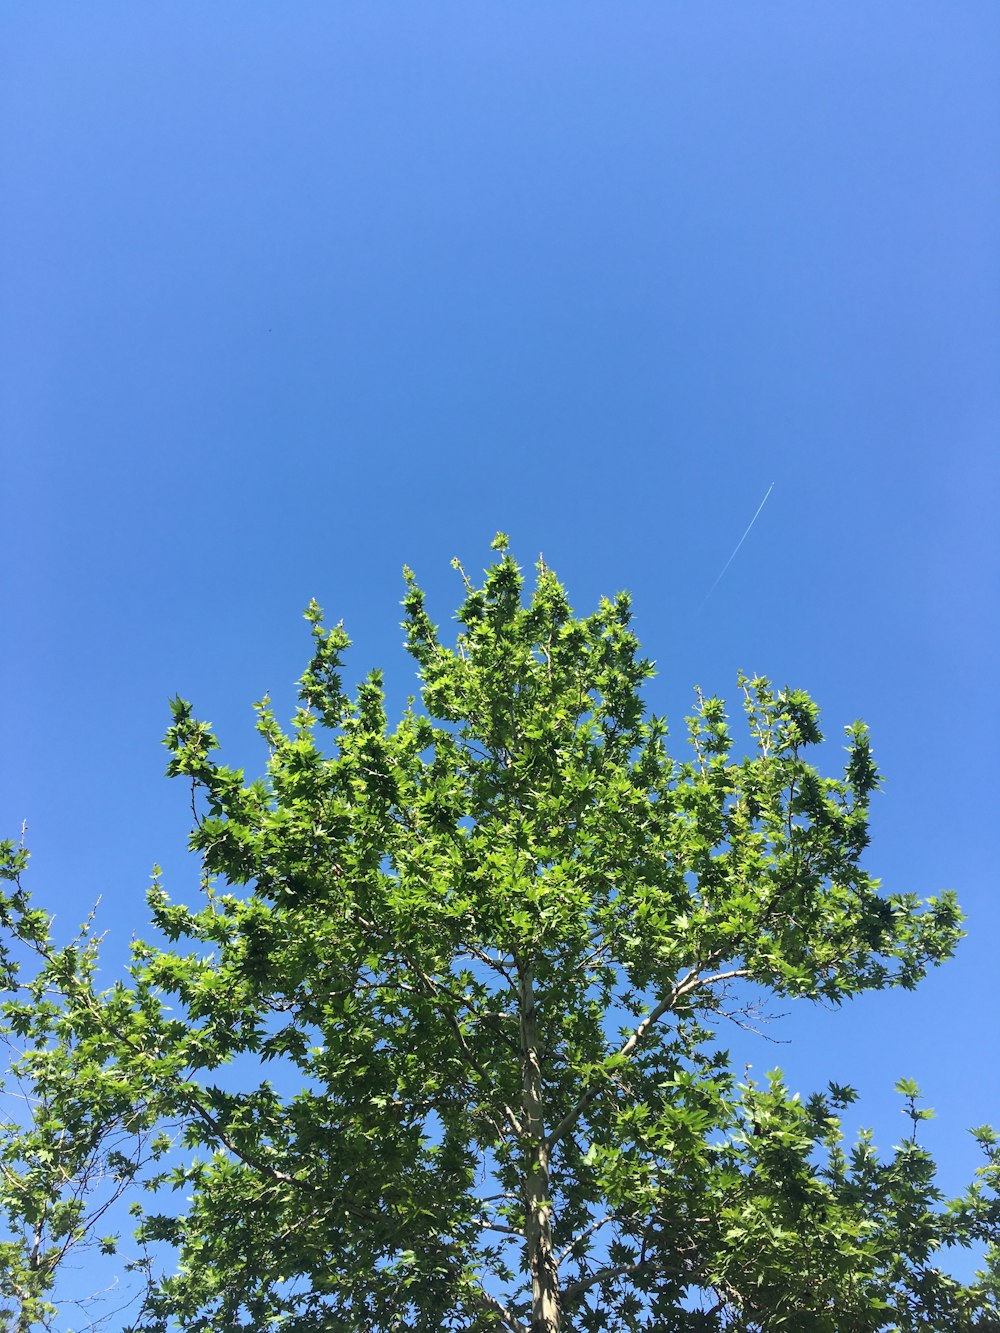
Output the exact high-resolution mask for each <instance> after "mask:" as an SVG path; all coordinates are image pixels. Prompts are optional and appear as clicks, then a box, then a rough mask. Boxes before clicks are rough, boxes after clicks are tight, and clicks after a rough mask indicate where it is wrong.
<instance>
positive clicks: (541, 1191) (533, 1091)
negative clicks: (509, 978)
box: [519, 967, 559, 1333]
mask: <svg viewBox="0 0 1000 1333" xmlns="http://www.w3.org/2000/svg"><path fill="white" fill-rule="evenodd" d="M519 983H520V984H519V991H520V994H519V1000H520V1010H521V1060H522V1073H521V1111H522V1118H523V1122H524V1134H525V1140H526V1149H527V1155H528V1160H527V1162H526V1164H525V1182H524V1206H525V1216H524V1235H525V1241H526V1242H527V1246H528V1258H529V1261H530V1264H531V1333H559V1274H558V1273H557V1271H556V1261H555V1254H554V1252H553V1249H552V1208H551V1205H550V1204H549V1145H548V1143H547V1141H546V1138H545V1106H544V1102H543V1098H542V1062H541V1052H540V1044H539V1038H538V1027H537V1023H536V1016H535V995H534V978H533V977H532V973H531V969H530V968H529V967H525V968H523V969H519Z"/></svg>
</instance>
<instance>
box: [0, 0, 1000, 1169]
mask: <svg viewBox="0 0 1000 1333" xmlns="http://www.w3.org/2000/svg"><path fill="white" fill-rule="evenodd" d="M0 27H2V32H0V124H2V126H3V129H2V134H0V182H2V189H0V278H2V288H0V428H2V444H0V448H2V451H3V474H2V475H3V524H2V529H0V542H2V548H3V549H2V566H0V569H2V578H3V604H4V612H5V637H6V645H5V650H4V652H3V655H2V661H0V672H2V688H3V699H4V704H5V737H4V746H3V756H4V763H3V772H2V776H0V832H2V835H3V836H10V835H13V834H16V833H17V831H18V829H19V827H20V824H21V821H22V819H27V820H28V822H29V825H30V833H29V842H30V845H31V846H32V848H33V850H34V861H33V869H32V872H31V877H30V886H31V887H32V888H33V889H34V891H35V892H36V894H37V896H38V897H39V898H40V899H41V900H42V901H43V902H44V903H46V904H51V905H52V906H53V907H54V908H55V909H56V910H57V911H58V913H59V916H60V919H61V920H62V921H63V922H65V923H66V925H67V928H68V927H69V925H70V924H71V923H73V922H75V921H76V920H78V919H79V918H80V917H81V916H82V915H83V914H84V913H85V911H86V910H87V909H88V907H89V906H90V905H91V903H92V901H93V900H94V899H95V898H96V897H97V896H98V895H103V907H102V918H101V919H102V921H103V922H104V924H105V925H106V926H108V927H109V928H110V932H111V934H110V937H109V940H108V947H109V951H110V956H111V957H120V956H121V955H122V954H123V953H124V951H125V949H126V948H127V942H128V937H129V933H130V932H131V930H132V929H133V928H135V929H139V930H141V929H142V927H143V924H144V921H145V915H144V905H143V892H144V889H145V885H146V883H147V881H148V875H149V871H150V867H151V865H152V863H153V862H154V861H159V862H161V863H162V864H163V865H164V866H165V868H166V870H167V887H168V888H169V890H170V891H171V892H172V893H174V894H176V895H177V896H183V895H185V894H186V893H188V892H189V891H191V890H192V889H193V886H194V884H195V881H196V868H195V866H194V864H193V863H192V862H191V861H190V860H188V859H187V858H186V856H185V853H184V844H185V839H186V834H187V829H188V823H189V819H188V814H187V805H186V800H187V798H186V794H185V793H184V792H183V791H182V790H181V789H180V788H179V786H178V785H177V784H173V785H171V784H169V783H167V781H166V780H165V779H164V778H163V776H162V771H163V766H164V762H165V752H163V751H162V749H161V747H160V737H161V735H162V733H163V731H164V729H165V727H166V725H167V721H168V715H167V707H166V699H167V696H168V695H170V694H173V693H175V692H180V693H181V694H182V695H184V696H185V697H187V698H190V699H192V700H193V701H194V703H195V705H196V709H197V711H198V713H199V715H200V716H202V717H206V718H208V719H210V720H212V721H213V722H214V723H215V725H216V728H217V730H218V732H219V733H220V735H221V737H222V740H223V744H224V752H225V754H226V756H227V758H229V759H230V760H232V761H236V762H244V763H246V764H248V765H249V766H250V767H251V768H254V769H256V768H259V766H260V764H261V758H262V757H261V755H260V754H259V752H258V750H257V747H256V745H255V742H254V737H253V733H252V715H251V710H250V703H251V701H252V700H253V699H255V698H258V697H259V696H260V695H261V694H262V693H263V692H264V691H265V690H267V689H269V690H270V691H271V692H272V694H273V696H274V697H275V699H276V701H277V702H278V704H279V706H281V707H282V708H284V709H285V710H286V711H287V710H289V709H290V708H291V703H292V699H293V687H292V682H293V681H294V679H295V678H296V676H297V675H298V674H299V672H300V671H301V670H302V668H303V666H304V664H305V660H306V656H307V653H308V634H307V631H306V627H305V625H304V623H303V622H302V621H301V619H300V611H301V609H302V607H303V606H304V605H305V603H306V602H307V601H308V599H309V598H310V597H316V598H317V599H318V600H319V601H320V602H321V603H322V604H323V605H324V606H325V607H326V609H327V611H328V614H329V615H330V617H331V618H332V619H333V620H337V619H339V618H340V617H343V618H344V619H345V621H346V624H347V627H348V629H349V631H350V632H351V633H352V635H353V637H354V639H355V644H356V647H355V650H354V655H353V658H352V661H353V667H354V673H355V675H356V676H357V677H358V678H360V677H361V676H362V675H363V674H364V673H365V672H366V671H367V670H368V668H369V667H370V666H372V665H384V666H385V667H386V669H387V671H388V673H389V684H390V688H391V689H392V691H394V697H396V698H399V697H402V696H403V695H405V694H406V693H407V692H408V691H409V690H410V689H411V688H412V671H411V667H410V664H409V662H408V660H407V659H406V658H405V657H404V655H403V654H402V652H401V649H400V637H401V636H400V633H399V630H398V621H399V614H400V613H399V606H398V603H399V600H400V597H401V595H402V584H401V579H400V569H401V566H402V565H403V563H404V562H406V563H408V564H410V565H412V566H413V567H414V568H415V569H416V571H417V573H418V575H419V576H420V578H421V579H422V581H423V582H424V583H425V585H426V586H427V587H428V589H429V591H430V595H431V602H432V606H433V607H434V608H435V609H436V612H437V615H438V617H439V619H442V620H444V619H446V618H447V617H448V615H449V614H450V612H451V611H452V610H453V608H454V606H455V605H456V603H457V600H458V595H459V587H458V583H457V580H456V576H455V575H454V574H453V573H452V572H451V570H450V569H449V560H450V558H451V557H452V556H453V555H458V556H460V557H461V558H462V560H463V561H464V562H465V563H466V565H467V566H468V567H469V568H471V569H478V568H480V567H481V566H482V565H483V564H484V563H485V562H486V561H487V559H488V558H489V549H488V543H489V541H490V538H491V537H492V536H493V534H494V532H495V531H496V530H497V529H504V530H505V531H509V532H510V533H511V535H512V538H513V542H514V547H515V552H516V553H517V554H518V555H519V557H521V558H522V559H523V561H524V563H526V564H527V563H530V562H532V561H533V560H534V559H535V558H536V557H537V555H538V553H539V551H542V552H544V555H545V558H546V561H547V562H548V563H550V564H552V565H554V566H555V567H556V569H557V570H558V571H559V572H560V573H561V574H562V576H563V577H564V579H565V581H566V582H567V583H568V585H569V588H570V591H571V594H572V596H573V598H574V601H575V603H576V605H577V607H578V608H580V609H582V610H586V609H589V607H590V606H591V605H592V603H593V601H594V599H595V598H596V597H597V596H598V595H599V594H600V593H602V592H614V591H616V590H617V589H619V588H621V587H627V588H629V589H631V590H632V592H633V593H634V594H635V599H636V608H637V620H638V625H639V631H640V634H641V637H642V639H643V642H644V646H645V647H646V649H647V651H648V652H649V653H650V655H652V656H653V657H655V658H656V660H657V662H658V664H659V671H660V675H659V677H658V679H657V681H656V682H655V683H654V686H653V688H652V690H651V696H650V697H651V704H652V705H653V707H654V708H656V709H657V710H658V711H663V710H665V711H667V712H668V714H669V715H670V717H671V718H672V719H674V720H675V721H676V722H677V723H680V720H681V717H682V716H683V713H684V711H685V709H686V708H687V706H688V703H689V700H690V690H691V687H692V686H693V685H694V684H695V683H696V682H697V683H700V684H701V685H702V686H703V687H704V688H706V689H707V690H712V691H718V692H722V693H728V694H729V695H730V696H734V695H735V690H734V677H735V674H736V671H737V669H738V668H741V667H742V668H744V669H745V670H747V671H749V672H759V673H765V674H771V675H773V676H774V677H775V678H776V679H777V680H778V681H779V682H780V683H789V684H792V685H795V686H801V687H804V688H806V689H808V690H810V691H811V692H812V693H813V694H814V696H815V697H816V698H817V699H818V700H819V702H820V703H821V705H822V706H823V708H824V716H825V718H826V721H827V723H828V731H829V734H830V735H831V737H832V738H833V740H832V743H831V746H830V750H829V754H830V762H831V763H839V759H840V754H839V748H838V747H839V744H840V741H839V735H840V727H841V726H842V725H843V724H844V723H846V722H849V721H850V720H852V719H853V718H854V717H856V716H859V715H860V716H863V717H864V718H865V719H866V720H867V721H868V722H869V723H870V724H871V726H872V729H873V734H874V742H875V747H876V756H877V759H878V761H879V762H880V765H881V767H882V768H883V770H884V772H885V774H886V775H887V783H886V786H885V790H884V793H883V794H882V795H881V796H880V797H879V798H878V801H877V807H876V813H875V819H874V830H873V831H874V840H873V845H872V847H871V850H870V855H869V861H868V864H869V866H870V868H871V869H872V870H873V871H874V872H875V873H878V874H880V875H881V876H882V878H883V881H884V883H885V885H886V887H887V888H890V889H899V890H913V891H915V892H917V893H920V894H922V895H925V894H930V893H934V892H936V891H938V890H940V889H942V888H945V887H954V888H956V889H958V890H959V893H960V896H961V900H962V902H963V905H964V907H965V908H966V910H967V912H968V915H969V923H968V929H969V932H970V934H969V938H968V940H967V941H966V942H965V943H964V944H963V946H962V948H961V951H960V953H959V956H958V957H957V959H956V960H955V961H954V962H953V963H952V964H951V965H950V966H947V967H946V968H944V969H942V970H941V971H940V972H939V973H937V974H936V975H935V976H934V977H933V978H931V979H930V980H929V981H928V982H927V983H926V984H925V985H924V987H923V989H922V990H921V991H920V992H919V993H918V994H917V995H915V996H907V995H897V996H890V997H874V998H870V999H865V1000H862V1001H859V1002H857V1003H856V1004H854V1005H853V1006H851V1007H850V1008H849V1009H848V1010H846V1011H844V1012H842V1013H840V1014H835V1015H830V1014H826V1013H823V1012H816V1011H802V1010H801V1009H797V1010H796V1016H795V1018H794V1019H790V1020H789V1021H787V1022H785V1023H782V1024H778V1025H777V1026H776V1028H775V1034H776V1035H781V1036H787V1037H791V1038H792V1039H793V1040H792V1042H791V1044H790V1045H788V1046H782V1047H770V1046H766V1045H764V1044H762V1043H759V1042H758V1043H756V1044H754V1043H753V1042H748V1041H747V1040H746V1039H745V1038H742V1037H741V1036H740V1034H738V1033H734V1034H732V1035H733V1038H734V1041H736V1043H737V1048H738V1049H739V1051H740V1056H741V1058H743V1056H744V1055H745V1058H747V1059H750V1060H752V1061H753V1063H754V1065H755V1068H756V1069H757V1070H758V1071H763V1069H765V1068H767V1067H768V1066H770V1065H772V1064H774V1063H781V1064H783V1065H784V1066H785V1067H786V1068H787V1069H788V1070H789V1071H790V1074H791V1079H792V1083H793V1086H796V1087H801V1088H802V1090H803V1091H808V1090H810V1089H811V1088H812V1087H814V1086H817V1085H822V1084H823V1083H825V1081H826V1079H827V1078H829V1077H834V1078H836V1079H838V1080H839V1081H842V1082H852V1083H855V1084H857V1085H859V1086H860V1087H861V1088H862V1090H863V1092H864V1096H865V1100H864V1102H863V1105H862V1111H861V1116H860V1118H861V1120H862V1121H869V1122H871V1123H873V1124H874V1125H875V1128H876V1137H877V1139H878V1141H880V1142H882V1143H885V1144H889V1143H891V1142H893V1141H895V1140H896V1139H897V1138H898V1136H899V1135H900V1134H901V1133H902V1132H903V1127H904V1122H903V1121H902V1120H901V1118H900V1117H899V1115H898V1113H897V1109H896V1108H897V1105H898V1099H896V1098H894V1096H893V1095H892V1092H891V1088H892V1084H893V1082H894V1081H895V1080H896V1079H897V1078H898V1077H900V1076H901V1075H904V1074H905V1075H910V1076H913V1077H916V1078H917V1079H918V1081H920V1082H921V1083H922V1084H923V1086H924V1088H925V1090H926V1093H927V1096H928V1100H929V1101H930V1103H931V1104H932V1105H934V1106H935V1107H936V1108H937V1110H938V1116H939V1118H938V1120H937V1121H935V1122H934V1123H933V1125H932V1126H931V1127H930V1128H929V1130H928V1131H927V1134H926V1138H927V1141H928V1142H929V1143H930V1144H931V1145H932V1146H933V1147H934V1148H935V1150H936V1151H937V1152H938V1153H939V1155H940V1157H941V1159H942V1161H943V1164H944V1168H945V1178H946V1183H951V1184H954V1185H956V1186H957V1185H958V1183H959V1180H960V1176H961V1174H962V1173H964V1172H967V1171H969V1170H971V1167H972V1166H973V1165H974V1164H975V1153H974V1151H973V1149H972V1146H971V1144H968V1143H967V1142H966V1140H965V1138H964V1136H963V1128H964V1127H965V1126H966V1125H969V1124H976V1123H980V1122H982V1121H985V1120H990V1119H992V1120H993V1121H994V1122H1000V1096H998V1094H1000V1076H998V1072H997V1061H996V1044H995V1036H996V1020H997V1014H998V1004H997V998H996V973H995V959H996V948H995V937H996V934H997V931H998V929H1000V898H998V893H997V850H996V841H997V828H998V823H1000V820H998V813H997V810H998V800H1000V784H998V780H997V755H998V741H1000V736H998V708H997V693H996V685H997V665H996V663H997V655H998V649H1000V623H998V615H997V605H998V597H997V592H998V574H1000V544H998V538H997V530H998V519H997V516H998V514H1000V485H998V478H1000V464H998V438H1000V374H998V368H1000V78H998V76H997V72H998V69H1000V6H998V5H997V4H996V3H995V0H963V3H961V4H955V3H953V2H951V0H938V2H937V3H928V2H927V0H906V2H905V3H903V0H881V3H878V4H872V3H870V2H868V0H865V2H862V0H836V3H834V2H833V0H826V2H825V3H814V4H802V3H799V2H798V0H796V2H795V3H790V2H789V3H781V2H779V0H759V2H758V3H747V0H730V2H729V3H725V2H723V0H713V2H711V3H704V4H702V3H687V4H678V3H669V0H655V2H654V0H635V2H634V3H631V4H628V5H613V4H591V3H587V2H586V0H575V2H574V3H572V4H569V3H563V2H561V0H560V2H559V3H545V2H543V3H537V2H536V3H531V4H527V3H504V4H499V3H495V4H487V3H480V4H469V3H426V2H423V3H413V4H407V5H391V4H387V3H383V2H381V0H366V2H365V3H360V0H338V2H337V3H329V2H328V0H325V2H324V3H311V2H309V0H300V2H299V3H296V4H294V5H279V4H273V3H271V4H264V3H259V2H257V0H241V2H240V3H239V4H236V3H224V2H222V0H219V2H218V3H215V4H211V5H206V4H194V3H176V2H175V3H170V4H164V3H160V2H159V0H144V3H143V4H141V5H140V4H134V3H132V4H125V3H121V2H120V0H105V2H104V3H102V4H100V5H96V4H88V5H83V4H79V3H76V2H73V3H69V2H64V3H60V2H59V0H46V3H45V4H29V3H27V2H26V0H20V2H15V0H7V3H6V4H5V5H4V7H3V11H2V14H0ZM772 482H773V483H774V490H773V492H772V493H771V495H770V498H769V500H768V503H767V505H766V506H765V508H764V509H763V511H762V512H761V514H760V517H759V518H758V520H757V522H756V524H755V526H754V528H753V530H752V532H751V533H750V535H749V536H748V538H747V540H746V542H745V544H744V545H743V547H742V549H741V551H740V552H739V554H738V556H737V558H736V559H735V560H734V561H733V563H732V565H731V566H730V567H729V569H728V571H727V572H726V574H725V577H724V578H723V579H722V580H721V581H720V583H719V585H718V587H716V589H715V591H714V592H713V594H712V596H711V597H710V598H709V600H708V602H707V604H703V603H704V598H705V595H706V593H707V592H708V590H709V588H710V587H711V585H712V583H713V581H714V580H715V578H716V576H717V575H718V573H719V571H720V569H721V568H722V566H723V565H724V563H725V561H726V560H727V558H728V556H729V554H730V552H731V551H732V549H733V547H734V546H735V544H736V542H737V541H738V540H739V537H740V535H741V533H742V532H743V531H744V529H745V527H746V525H747V523H748V522H749V520H750V517H751V515H752V514H753V512H754V510H755V509H756V508H757V506H758V505H759V503H760V501H761V499H762V497H763V496H764V494H765V492H766V491H767V488H768V487H769V486H770V485H771V483H772Z"/></svg>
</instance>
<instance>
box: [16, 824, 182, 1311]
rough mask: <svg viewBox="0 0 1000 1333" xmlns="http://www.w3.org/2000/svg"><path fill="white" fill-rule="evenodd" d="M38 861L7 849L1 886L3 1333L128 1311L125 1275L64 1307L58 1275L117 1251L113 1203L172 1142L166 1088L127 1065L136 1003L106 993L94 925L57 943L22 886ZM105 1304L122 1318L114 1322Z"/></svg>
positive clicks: (67, 1299)
mask: <svg viewBox="0 0 1000 1333" xmlns="http://www.w3.org/2000/svg"><path fill="white" fill-rule="evenodd" d="M22 839H23V833H22ZM27 859H28V858H27V852H26V850H25V849H24V847H23V845H21V844H15V843H13V842H4V843H0V883H5V884H7V885H9V886H10V890H9V892H5V893H3V894H2V895H0V920H2V923H3V926H4V928H5V930H6V939H2V940H0V969H2V972H3V977H4V983H5V986H4V988H5V989H6V990H7V992H8V995H9V998H8V999H7V1001H6V1002H5V1003H4V1005H3V1022H2V1027H0V1035H2V1037H3V1040H4V1043H5V1045H6V1048H7V1052H8V1066H7V1075H6V1079H5V1080H4V1081H3V1082H0V1099H2V1100H0V1105H2V1107H3V1110H2V1112H0V1218H2V1220H3V1231H2V1239H0V1293H2V1296H3V1298H4V1299H5V1300H6V1301H7V1302H8V1303H9V1304H8V1307H7V1309H6V1310H5V1311H3V1315H2V1317H3V1318H5V1319H6V1320H7V1321H8V1323H7V1324H6V1325H5V1327H9V1328H10V1329H11V1330H16V1331H17V1333H27V1330H29V1329H31V1328H36V1327H39V1326H42V1327H45V1328H55V1327H56V1326H57V1325H56V1323H55V1321H56V1319H57V1317H58V1315H59V1312H60V1309H65V1308H67V1307H70V1306H72V1307H73V1308H74V1309H75V1310H76V1312H77V1313H78V1314H80V1315H81V1316H82V1317H83V1318H85V1319H86V1320H87V1327H90V1328H96V1327H97V1326H98V1325H99V1324H103V1323H105V1322H106V1321H107V1320H109V1319H111V1318H114V1317H115V1314H116V1313H120V1309H121V1307H122V1299H124V1298H123V1297H122V1292H121V1291H120V1290H119V1282H118V1280H117V1279H115V1280H114V1281H113V1283H112V1286H111V1290H108V1291H105V1292H98V1293H94V1294H90V1295H84V1294H83V1293H80V1292H76V1293H75V1294H74V1295H72V1296H71V1295H70V1294H69V1293H68V1292H67V1291H66V1290H61V1291H59V1292H58V1299H57V1289H58V1287H59V1282H60V1277H61V1273H62V1270H64V1269H65V1268H66V1266H67V1264H68V1262H69V1261H70V1260H71V1259H72V1260H73V1261H74V1262H76V1263H78V1262H79V1260H80V1257H81V1252H83V1251H87V1250H99V1251H100V1253H102V1254H104V1255H114V1254H116V1252H117V1249H118V1235H117V1234H116V1232H115V1229H114V1221H115V1219H116V1214H117V1212H118V1211H119V1210H118V1209H117V1207H116V1205H117V1204H118V1203H119V1201H120V1200H121V1199H122V1198H123V1196H124V1195H125V1194H126V1193H128V1192H130V1191H131V1189H132V1187H133V1184H134V1182H135V1181H136V1179H137V1178H138V1177H141V1175H142V1173H143V1170H144V1168H145V1167H146V1166H147V1165H148V1164H149V1162H151V1161H152V1160H154V1159H155V1157H156V1156H157V1155H158V1154H160V1153H161V1152H162V1151H163V1150H164V1149H165V1147H166V1145H167V1142H168V1140H167V1139H166V1138H164V1137H163V1135H162V1133H160V1134H158V1133H157V1132H156V1126H157V1125H158V1124H159V1122H160V1121H161V1119H162V1109H161V1106H160V1105H159V1104H158V1101H157V1098H156V1095H155V1082H154V1081H153V1080H149V1079H146V1080H144V1081H143V1082H142V1083H140V1084H138V1085H137V1084H136V1083H135V1082H134V1081H133V1079H132V1078H131V1077H130V1076H129V1074H128V1072H127V1071H126V1070H125V1069H124V1068H123V1067H122V1064H121V1061H120V1059H119V1055H120V1050H121V1043H122V1041H123V1040H127V1034H128V1033H129V1031H130V1030H131V1029H133V1028H134V1027H135V1026H136V1013H135V1010H134V1003H133V995H132V993H131V992H130V991H127V990H126V989H125V988H124V987H121V986H119V987H117V988H115V990H114V991H112V992H109V993H106V994H104V995H101V994H99V993H98V992H97V990H96V988H95V985H94V976H95V970H96V966H97V952H98V940H97V939H96V938H95V936H94V935H93V933H92V924H93V919H92V918H91V919H89V920H88V921H87V922H85V923H84V925H83V927H82V928H81V930H80V932H79V934H78V935H77V937H76V938H75V939H74V940H72V941H71V942H70V943H69V944H68V945H65V946H62V947H57V946H56V945H55V944H54V943H53V941H52V938H51V931H50V925H51V923H50V919H49V917H48V916H47V914H46V913H44V912H42V911H39V910H38V909H36V908H33V907H32V905H31V903H30V900H29V898H28V895H27V893H26V892H25V890H24V888H23V886H22V883H21V876H22V874H23V872H24V869H25V867H26V865H27ZM138 1266H140V1267H141V1266H142V1265H141V1263H140V1265H138ZM142 1285H143V1288H144V1287H145V1278H144V1279H143V1284H142ZM112 1297H115V1298H116V1299H114V1300H112V1299H111V1298H112ZM118 1298H121V1299H118ZM128 1303H134V1302H128V1301H126V1304H128ZM108 1304H111V1305H112V1306H113V1307H117V1308H112V1309H111V1311H110V1312H109V1311H107V1310H106V1309H104V1308H103V1307H106V1306H107V1305H108ZM78 1327H79V1326H78Z"/></svg>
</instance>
